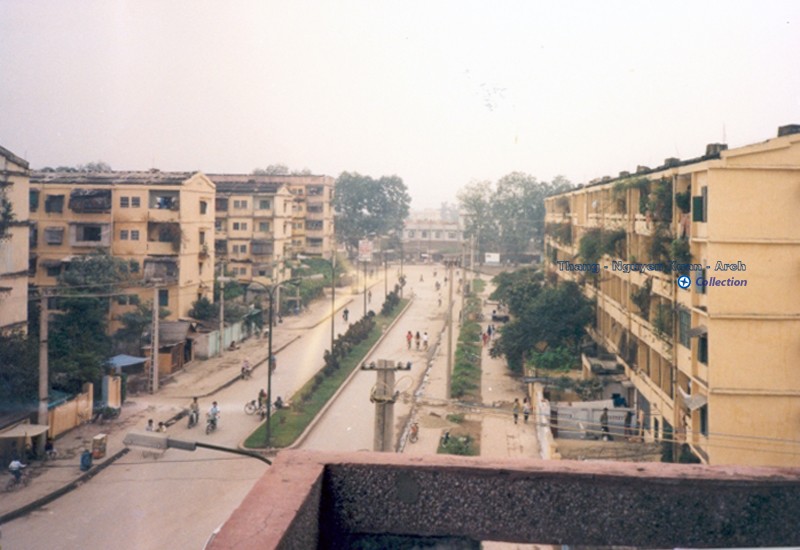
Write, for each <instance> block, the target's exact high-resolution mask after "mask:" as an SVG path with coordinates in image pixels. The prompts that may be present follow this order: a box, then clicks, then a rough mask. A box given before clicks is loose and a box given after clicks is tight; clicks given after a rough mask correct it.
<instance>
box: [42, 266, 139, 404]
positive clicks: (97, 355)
mask: <svg viewBox="0 0 800 550" xmlns="http://www.w3.org/2000/svg"><path fill="white" fill-rule="evenodd" d="M129 270H130V264H129V263H128V262H125V261H123V260H120V259H118V258H114V257H112V256H110V255H108V254H107V253H105V252H96V253H93V254H89V255H86V256H81V257H78V258H76V259H74V260H73V261H72V262H71V263H70V265H69V268H68V269H67V270H66V271H65V272H64V273H62V274H61V276H60V277H59V279H58V285H57V287H56V292H57V294H58V295H59V296H60V297H59V298H58V299H57V301H58V312H57V313H55V315H54V316H53V320H52V321H51V323H50V327H49V339H48V341H49V350H48V351H49V353H48V358H49V363H50V372H51V373H52V374H53V381H52V382H53V387H56V388H59V389H62V390H64V391H67V392H72V393H77V392H79V391H80V390H81V387H82V385H83V383H84V382H95V383H97V382H99V380H100V377H101V375H102V372H103V367H104V365H105V362H106V360H107V359H108V357H109V356H110V355H111V351H112V340H111V337H110V336H108V313H109V300H110V297H109V295H110V294H113V293H114V292H115V291H116V289H117V288H118V287H119V286H120V285H122V284H124V283H126V282H128V281H129V279H130V271H129Z"/></svg>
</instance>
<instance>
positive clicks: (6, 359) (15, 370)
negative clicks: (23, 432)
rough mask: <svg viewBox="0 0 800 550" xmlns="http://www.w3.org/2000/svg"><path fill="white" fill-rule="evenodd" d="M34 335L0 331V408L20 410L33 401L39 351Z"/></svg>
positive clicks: (37, 379) (4, 410)
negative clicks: (22, 406)
mask: <svg viewBox="0 0 800 550" xmlns="http://www.w3.org/2000/svg"><path fill="white" fill-rule="evenodd" d="M37 350H38V345H37V342H36V338H35V337H33V336H30V335H29V336H27V337H26V336H25V335H23V334H21V333H12V334H0V365H2V368H0V412H7V411H12V410H19V408H20V404H23V403H31V402H35V401H36V396H37V392H38V387H39V369H38V364H39V359H38V358H39V354H38V351H37Z"/></svg>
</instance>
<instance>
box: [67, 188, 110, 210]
mask: <svg viewBox="0 0 800 550" xmlns="http://www.w3.org/2000/svg"><path fill="white" fill-rule="evenodd" d="M69 208H70V210H72V211H73V212H86V213H89V214H96V213H98V212H108V211H109V210H111V189H73V190H72V191H71V192H70V194H69Z"/></svg>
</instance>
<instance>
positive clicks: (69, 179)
mask: <svg viewBox="0 0 800 550" xmlns="http://www.w3.org/2000/svg"><path fill="white" fill-rule="evenodd" d="M194 174H197V172H162V171H160V170H149V171H147V172H122V171H121V172H116V171H115V172H49V171H48V172H44V171H41V170H35V171H33V172H31V179H30V181H31V183H42V184H51V183H52V184H75V185H130V184H135V185H181V184H182V183H183V182H185V181H186V180H188V179H189V178H191V177H192V176H193V175H194Z"/></svg>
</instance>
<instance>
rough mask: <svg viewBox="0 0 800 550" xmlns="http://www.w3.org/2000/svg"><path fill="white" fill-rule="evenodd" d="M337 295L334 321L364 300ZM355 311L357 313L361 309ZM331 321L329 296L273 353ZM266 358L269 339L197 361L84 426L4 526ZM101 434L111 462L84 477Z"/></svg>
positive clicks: (12, 500)
mask: <svg viewBox="0 0 800 550" xmlns="http://www.w3.org/2000/svg"><path fill="white" fill-rule="evenodd" d="M382 280H383V279H382V278H380V277H378V278H375V279H373V280H372V281H371V282H370V288H373V289H374V288H375V287H376V285H377V284H379V283H381V282H382ZM337 291H339V292H341V296H340V295H339V292H337V297H336V302H335V311H334V315H335V314H336V313H338V312H339V311H340V310H341V309H342V308H344V307H345V306H347V305H349V304H350V303H351V302H354V301H355V300H356V299H359V300H360V299H361V298H360V297H359V295H357V294H351V292H350V290H349V289H346V288H343V289H338V288H337ZM376 294H378V293H377V292H376ZM359 303H360V302H359ZM350 307H351V309H357V307H358V306H357V305H356V306H350ZM330 319H331V300H330V295H328V298H322V299H319V300H315V301H314V302H312V303H311V304H310V306H309V308H308V310H307V311H306V312H304V313H302V314H300V315H297V316H289V317H285V318H284V319H283V322H282V323H280V324H278V325H277V327H276V328H275V330H274V334H273V339H272V348H273V353H276V354H277V353H278V352H279V351H280V350H282V349H283V348H285V347H287V346H288V345H290V344H291V343H292V342H294V341H295V340H297V339H299V338H301V337H302V335H303V331H305V330H308V329H309V328H313V327H316V326H317V325H319V324H321V323H324V322H325V321H330ZM267 353H268V350H267V340H266V339H257V338H249V339H247V340H246V341H244V342H243V343H242V345H241V347H240V348H239V349H237V350H234V351H226V352H225V353H224V354H223V355H222V357H212V358H210V359H207V360H204V361H201V360H195V361H193V362H192V363H190V364H189V365H187V366H186V368H184V369H183V370H182V371H181V372H179V373H177V374H176V375H174V376H173V377H171V378H170V379H168V380H166V381H162V383H161V387H160V388H159V391H158V392H157V393H156V394H154V395H149V394H144V395H131V396H129V397H128V399H127V400H126V402H125V404H124V405H123V408H122V411H121V413H120V416H119V418H118V419H115V420H113V421H109V422H108V423H106V424H84V425H83V426H80V427H78V428H75V429H74V430H71V431H70V432H68V433H66V434H64V435H63V436H61V437H60V438H58V440H57V441H56V443H55V447H56V450H57V451H58V457H57V458H56V459H55V460H52V461H47V462H43V463H42V462H35V463H33V464H30V465H29V466H28V470H29V474H30V475H31V478H32V479H31V483H30V485H28V486H27V487H24V488H22V489H20V490H17V491H14V492H11V493H3V496H2V498H0V526H2V524H3V523H6V522H8V521H11V520H13V519H15V518H17V517H20V516H22V515H25V514H27V513H29V512H31V511H33V510H35V509H37V508H39V507H41V506H43V505H45V504H47V503H48V502H51V501H53V500H55V499H56V498H58V497H59V496H61V495H63V494H65V493H67V492H69V491H71V490H72V489H75V488H76V487H78V486H80V484H82V483H84V482H86V481H88V480H89V479H91V477H93V476H94V475H95V474H97V473H99V472H100V471H102V469H104V468H105V467H107V466H109V465H111V464H112V463H113V462H115V461H116V460H118V459H119V458H121V457H122V456H124V455H125V453H126V452H127V450H126V448H125V445H124V444H123V439H124V438H125V435H126V434H127V433H128V431H129V430H130V429H132V428H135V427H137V426H138V427H139V428H141V426H142V425H143V424H144V423H145V422H146V419H148V418H153V419H154V421H155V422H156V424H157V423H158V422H166V423H168V424H171V423H172V422H173V421H174V419H175V417H176V416H178V415H180V414H181V413H182V411H183V409H184V408H185V407H186V405H187V404H188V402H189V400H190V399H191V398H192V397H193V396H198V397H207V396H210V395H213V394H214V393H216V392H218V391H220V390H222V389H224V388H226V387H228V386H230V385H231V384H233V383H235V382H236V381H237V380H238V379H239V376H240V368H241V364H242V361H243V360H244V359H245V358H247V359H248V360H249V361H250V363H251V364H253V365H255V367H256V368H257V369H258V368H261V365H266V360H267ZM257 374H258V371H257V372H256V375H257ZM101 433H105V434H106V435H107V437H108V439H107V444H106V449H107V452H106V456H105V457H104V458H102V459H99V460H96V461H94V464H93V467H92V468H91V469H90V470H89V472H81V471H80V468H79V465H80V454H81V453H82V452H83V450H84V449H91V445H92V438H93V437H94V436H96V435H98V434H101ZM6 479H7V477H6V476H0V480H2V483H3V489H4V488H5V482H6V481H5V480H6Z"/></svg>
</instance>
